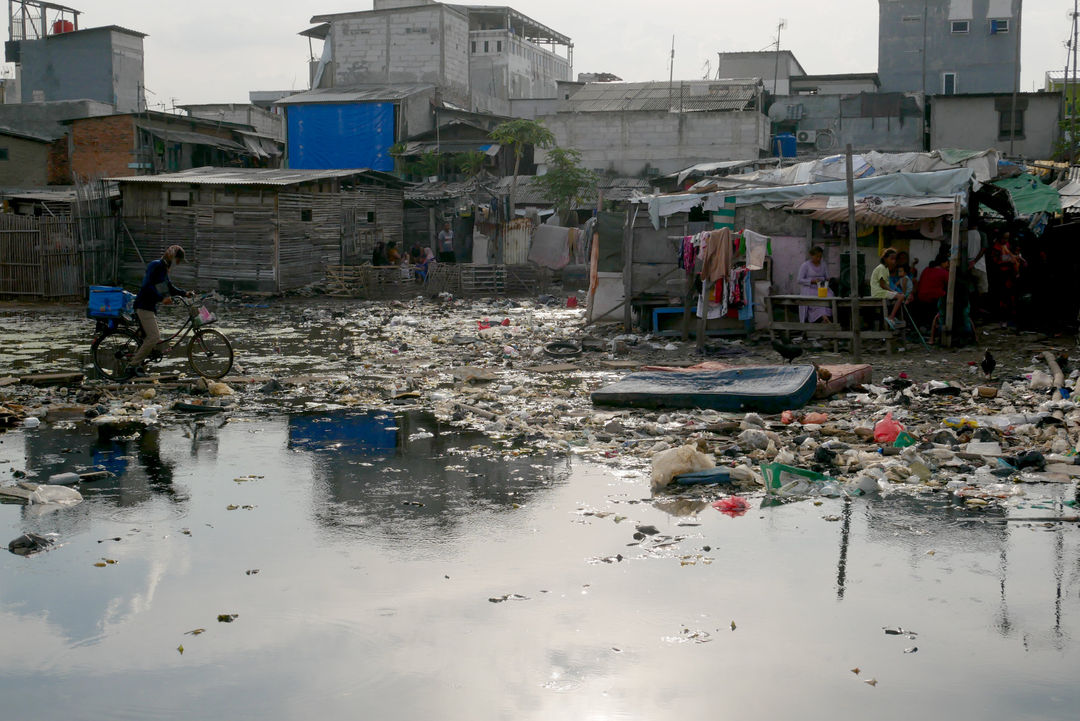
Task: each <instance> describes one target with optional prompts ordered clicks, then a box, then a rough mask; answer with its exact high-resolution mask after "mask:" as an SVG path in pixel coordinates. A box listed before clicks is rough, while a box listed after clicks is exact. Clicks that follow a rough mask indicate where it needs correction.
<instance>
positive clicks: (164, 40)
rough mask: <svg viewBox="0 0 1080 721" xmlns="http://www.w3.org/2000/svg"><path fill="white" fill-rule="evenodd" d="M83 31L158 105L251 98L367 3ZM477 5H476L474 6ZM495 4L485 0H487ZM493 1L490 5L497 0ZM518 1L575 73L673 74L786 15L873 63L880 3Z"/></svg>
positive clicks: (840, 65) (287, 85)
mask: <svg viewBox="0 0 1080 721" xmlns="http://www.w3.org/2000/svg"><path fill="white" fill-rule="evenodd" d="M64 4H67V5H69V6H72V7H75V8H77V9H79V10H82V11H84V13H85V14H84V15H83V16H82V18H81V21H80V24H81V25H82V26H83V27H94V26H98V25H122V26H124V27H127V28H130V29H132V30H138V31H140V32H144V33H146V34H147V35H149V37H147V38H146V41H145V50H146V86H147V88H148V89H149V90H150V91H151V94H148V97H147V100H148V102H149V103H150V104H151V106H154V105H159V104H162V103H164V104H165V105H166V106H169V105H171V104H172V103H173V102H174V99H175V103H176V104H177V105H180V104H184V103H208V102H246V101H247V98H248V91H249V90H303V89H306V85H307V64H306V63H307V59H308V44H307V39H305V38H301V37H299V36H298V35H297V33H298V32H299V31H301V30H303V29H305V28H307V27H309V25H308V21H309V20H310V19H311V16H312V15H316V14H321V13H332V12H345V11H353V10H370V9H371V7H372V3H371V0H315V1H314V2H312V1H310V0H308V1H301V2H297V1H296V0H183V1H182V2H157V1H154V2H150V1H148V0H67V2H65V3H64ZM478 4H479V3H478ZM485 4H487V3H485ZM491 4H494V3H491ZM510 4H511V5H512V7H514V8H515V9H517V10H519V11H520V12H522V13H525V14H526V15H529V16H530V17H532V18H534V19H535V20H538V21H539V22H542V23H544V24H545V25H547V26H549V27H551V28H553V29H554V30H557V31H559V32H561V33H563V34H565V35H568V36H570V37H571V38H572V39H573V41H574V46H575V47H574V72H575V74H576V73H578V72H609V73H615V74H616V75H618V76H619V77H621V78H623V79H624V80H660V79H667V77H668V58H669V55H670V52H671V37H672V35H674V36H675V77H676V79H684V80H686V79H694V78H700V77H703V76H704V74H705V62H706V61H707V60H709V61H711V62H712V66H711V67H712V72H713V73H715V71H716V70H715V68H716V65H715V64H716V53H717V52H718V51H736V50H762V49H765V48H767V47H769V46H770V44H771V43H774V42H775V39H776V23H777V21H778V20H779V19H780V18H784V19H786V20H787V28H786V29H785V30H784V31H783V33H782V36H781V47H782V48H784V49H786V50H791V51H792V52H794V53H795V56H796V57H797V58H798V59H799V62H800V63H802V65H803V67H804V68H805V69H806V71H807V72H808V73H811V74H822V73H848V72H873V71H876V70H877V7H878V4H877V2H875V1H874V0H822V1H820V2H807V0H746V1H744V0H682V2H677V3H671V2H665V1H664V0H661V1H660V2H646V0H517V1H516V2H513V3H510ZM1072 7H1073V2H1072V0H1027V1H1026V2H1025V3H1024V17H1023V43H1022V46H1023V50H1022V52H1023V56H1022V68H1023V78H1022V81H1021V89H1022V90H1025V91H1030V90H1032V89H1033V86H1034V85H1037V86H1038V87H1039V88H1041V87H1042V85H1043V78H1044V74H1045V72H1046V71H1047V70H1050V69H1053V70H1063V69H1064V67H1065V55H1066V49H1065V41H1066V39H1067V36H1068V34H1069V32H1070V30H1071V21H1070V19H1069V12H1070V11H1071V10H1072Z"/></svg>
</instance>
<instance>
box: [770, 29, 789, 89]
mask: <svg viewBox="0 0 1080 721" xmlns="http://www.w3.org/2000/svg"><path fill="white" fill-rule="evenodd" d="M786 27H787V20H785V19H784V18H780V21H779V22H778V23H776V70H775V71H774V72H773V81H772V91H773V95H779V93H778V92H777V83H779V82H780V31H781V30H783V29H784V28H786Z"/></svg>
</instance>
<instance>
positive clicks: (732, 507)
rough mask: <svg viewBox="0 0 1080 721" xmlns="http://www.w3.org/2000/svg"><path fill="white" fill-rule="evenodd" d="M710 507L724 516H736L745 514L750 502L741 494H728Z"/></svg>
mask: <svg viewBox="0 0 1080 721" xmlns="http://www.w3.org/2000/svg"><path fill="white" fill-rule="evenodd" d="M712 507H713V508H715V509H716V510H718V511H720V512H721V513H723V514H724V515H725V516H731V517H732V518H735V517H736V516H742V515H745V513H746V512H747V511H749V510H750V502H749V501H747V500H746V499H745V498H743V497H742V496H728V497H727V498H721V499H720V500H719V501H717V502H716V503H714V504H712Z"/></svg>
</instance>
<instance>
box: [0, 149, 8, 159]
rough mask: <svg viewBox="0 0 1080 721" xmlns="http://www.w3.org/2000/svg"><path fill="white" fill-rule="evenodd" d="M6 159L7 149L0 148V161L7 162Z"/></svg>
mask: <svg viewBox="0 0 1080 721" xmlns="http://www.w3.org/2000/svg"><path fill="white" fill-rule="evenodd" d="M7 159H8V149H7V148H0V160H7Z"/></svg>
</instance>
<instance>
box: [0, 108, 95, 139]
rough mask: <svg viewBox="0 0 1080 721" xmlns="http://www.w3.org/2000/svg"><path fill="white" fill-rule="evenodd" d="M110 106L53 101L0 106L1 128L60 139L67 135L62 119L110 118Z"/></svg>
mask: <svg viewBox="0 0 1080 721" xmlns="http://www.w3.org/2000/svg"><path fill="white" fill-rule="evenodd" d="M115 112H116V111H115V110H113V106H112V105H109V104H106V103H99V102H97V101H94V100H56V101H52V102H45V103H14V104H10V105H0V125H2V126H4V127H7V128H15V129H18V130H22V131H26V132H29V133H32V134H34V135H41V136H47V137H60V136H62V135H64V134H65V133H67V126H65V125H64V124H63V122H64V121H65V120H74V119H75V118H93V117H100V116H102V115H112V114H113V113H115Z"/></svg>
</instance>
